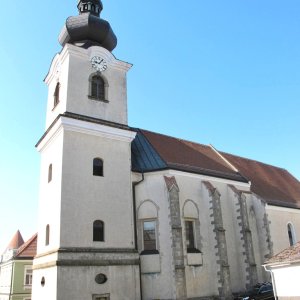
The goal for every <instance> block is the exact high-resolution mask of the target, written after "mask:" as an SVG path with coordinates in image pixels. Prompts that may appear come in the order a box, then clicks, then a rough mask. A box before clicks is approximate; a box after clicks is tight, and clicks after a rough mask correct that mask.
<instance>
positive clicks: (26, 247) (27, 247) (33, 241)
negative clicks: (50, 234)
mask: <svg viewBox="0 0 300 300" xmlns="http://www.w3.org/2000/svg"><path fill="white" fill-rule="evenodd" d="M36 247H37V233H36V234H35V235H33V236H32V237H31V238H30V239H29V240H28V241H27V242H26V243H24V244H23V245H22V246H21V247H20V248H19V249H18V251H17V254H16V257H18V258H25V257H26V258H28V257H32V258H33V257H34V256H35V255H36Z"/></svg>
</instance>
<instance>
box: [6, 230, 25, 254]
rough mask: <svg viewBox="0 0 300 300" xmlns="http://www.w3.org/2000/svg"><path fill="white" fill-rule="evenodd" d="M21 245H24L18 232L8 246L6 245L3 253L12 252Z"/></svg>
mask: <svg viewBox="0 0 300 300" xmlns="http://www.w3.org/2000/svg"><path fill="white" fill-rule="evenodd" d="M23 244H24V240H23V237H22V235H21V233H20V231H19V230H18V231H17V232H16V233H15V234H14V236H13V237H12V239H11V241H10V242H9V244H8V245H7V247H6V249H5V251H7V250H12V249H18V248H19V247H20V246H21V245H23Z"/></svg>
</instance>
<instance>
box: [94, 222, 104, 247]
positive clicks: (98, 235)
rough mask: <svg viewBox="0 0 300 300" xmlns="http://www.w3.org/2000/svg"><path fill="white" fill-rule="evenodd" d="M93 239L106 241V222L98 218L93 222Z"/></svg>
mask: <svg viewBox="0 0 300 300" xmlns="http://www.w3.org/2000/svg"><path fill="white" fill-rule="evenodd" d="M93 241H94V242H104V222H103V221H100V220H96V221H94V223H93Z"/></svg>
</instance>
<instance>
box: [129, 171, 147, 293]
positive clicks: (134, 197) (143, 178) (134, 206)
mask: <svg viewBox="0 0 300 300" xmlns="http://www.w3.org/2000/svg"><path fill="white" fill-rule="evenodd" d="M144 180H145V176H144V172H143V171H142V179H141V180H140V181H137V182H133V183H132V198H133V228H134V248H135V250H136V251H137V250H138V244H137V225H136V221H137V217H136V192H135V188H136V187H137V185H139V184H140V183H142V182H143V181H144ZM139 271H140V295H141V299H143V289H142V271H141V261H140V260H139Z"/></svg>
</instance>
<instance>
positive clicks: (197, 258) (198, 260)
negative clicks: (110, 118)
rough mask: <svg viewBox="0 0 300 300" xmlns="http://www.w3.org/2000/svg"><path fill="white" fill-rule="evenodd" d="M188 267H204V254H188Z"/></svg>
mask: <svg viewBox="0 0 300 300" xmlns="http://www.w3.org/2000/svg"><path fill="white" fill-rule="evenodd" d="M198 251H199V250H198ZM187 265H188V266H194V267H200V266H202V265H203V257H202V253H201V252H200V251H199V252H193V253H187Z"/></svg>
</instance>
